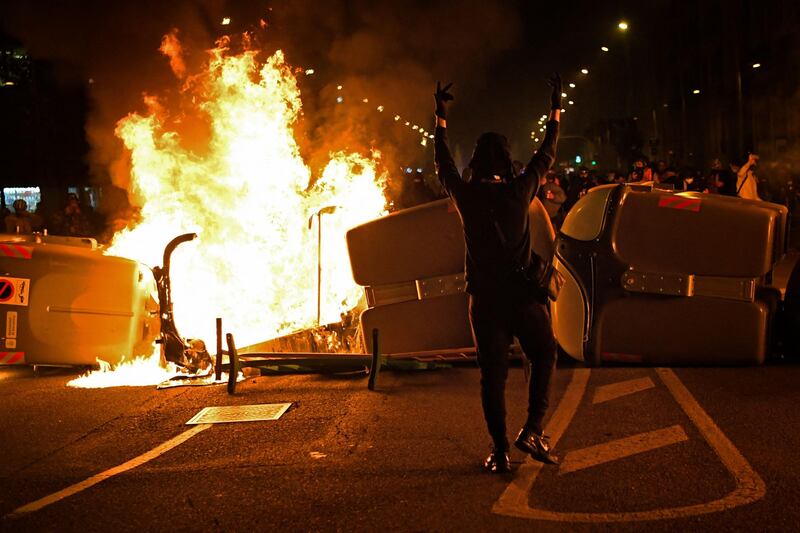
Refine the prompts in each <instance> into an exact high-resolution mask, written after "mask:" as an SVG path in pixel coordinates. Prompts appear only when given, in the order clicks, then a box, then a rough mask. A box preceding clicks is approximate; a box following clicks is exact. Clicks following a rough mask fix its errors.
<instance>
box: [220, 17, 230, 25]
mask: <svg viewBox="0 0 800 533" xmlns="http://www.w3.org/2000/svg"><path fill="white" fill-rule="evenodd" d="M230 23H231V18H230V17H225V18H223V19H222V25H223V26H227V25H228V24H230Z"/></svg>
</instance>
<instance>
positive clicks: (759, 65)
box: [753, 63, 761, 68]
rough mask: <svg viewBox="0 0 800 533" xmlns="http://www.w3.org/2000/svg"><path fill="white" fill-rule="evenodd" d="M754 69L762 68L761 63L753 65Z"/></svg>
mask: <svg viewBox="0 0 800 533" xmlns="http://www.w3.org/2000/svg"><path fill="white" fill-rule="evenodd" d="M753 68H761V63H753Z"/></svg>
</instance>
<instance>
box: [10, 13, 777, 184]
mask: <svg viewBox="0 0 800 533" xmlns="http://www.w3.org/2000/svg"><path fill="white" fill-rule="evenodd" d="M706 3H707V4H708V6H710V9H711V12H712V13H713V10H714V9H715V8H714V6H724V5H725V3H724V2H706ZM773 3H774V2H773ZM65 4H66V3H63V2H55V1H53V2H43V1H29V2H13V3H12V2H5V3H3V5H2V7H0V21H1V22H2V31H3V32H4V33H5V34H6V35H7V36H8V37H10V38H12V39H15V40H17V41H19V42H20V43H21V44H22V45H23V46H24V47H25V49H26V50H27V51H28V52H29V53H30V54H31V56H32V57H34V58H35V59H39V60H46V61H48V62H51V63H52V65H54V69H55V73H56V76H57V78H58V80H59V83H62V84H65V85H69V84H83V85H85V86H86V87H87V88H88V94H89V100H90V105H89V108H90V111H89V116H88V119H87V125H86V131H87V137H88V141H89V143H90V145H91V153H90V156H89V162H90V167H91V172H92V173H93V174H95V175H98V174H102V173H103V172H105V170H104V169H106V168H107V167H108V166H109V165H110V164H111V162H112V161H114V160H115V159H116V158H118V152H119V150H120V146H119V143H118V142H117V141H116V140H114V139H113V137H112V136H111V132H112V131H113V125H114V123H115V122H116V121H117V120H119V119H120V118H121V117H123V116H125V115H126V114H127V113H129V112H131V111H134V110H141V109H142V104H141V94H142V93H143V92H149V93H158V92H159V91H161V90H163V89H164V88H165V87H170V86H174V85H175V82H174V80H173V79H172V75H171V73H170V71H169V67H168V62H167V60H166V59H165V58H164V57H163V56H162V55H161V54H159V53H158V51H157V48H158V45H159V43H160V40H161V37H162V35H164V34H166V33H168V32H169V31H170V30H171V29H172V28H178V30H179V32H180V37H181V39H182V40H183V41H184V43H185V45H186V47H187V48H188V49H189V50H192V51H193V52H192V53H191V55H190V57H189V62H190V68H191V64H192V63H193V62H194V64H195V66H197V65H199V63H200V62H201V61H202V60H203V58H204V56H203V54H202V53H200V51H201V50H204V49H207V48H209V47H211V46H212V44H213V42H214V41H215V40H216V39H217V38H219V37H220V36H221V35H223V34H225V33H234V34H235V33H241V32H243V31H247V30H253V31H254V35H255V36H256V41H257V42H258V43H259V44H260V46H261V47H262V49H263V50H264V52H265V53H269V52H271V51H272V50H274V49H277V48H281V49H283V50H284V51H285V52H286V55H287V59H288V61H289V62H290V63H291V64H293V65H296V66H299V67H303V68H314V69H315V71H316V73H315V75H314V76H312V77H307V78H303V79H300V84H301V90H302V91H303V99H304V109H305V118H304V120H305V121H306V122H307V124H306V125H305V126H304V129H303V132H304V133H303V135H304V136H305V141H301V142H305V144H307V145H308V147H305V148H304V149H305V150H306V152H307V153H308V154H309V159H310V160H311V161H313V160H314V152H315V150H316V151H323V150H328V149H330V148H333V147H334V146H332V143H333V144H335V143H337V142H338V143H342V142H345V141H343V140H342V139H340V138H337V136H336V131H341V130H342V129H346V128H347V125H343V124H342V122H341V121H342V120H345V121H350V122H358V123H359V124H361V126H362V127H360V128H358V129H359V131H361V132H362V134H361V135H360V138H359V139H357V140H354V139H350V140H348V141H347V142H349V143H351V144H354V145H355V146H348V147H342V148H350V149H353V148H356V149H359V148H360V149H365V148H366V147H367V146H368V145H374V146H377V147H378V148H380V149H382V150H384V151H385V152H386V153H387V154H388V159H389V160H391V161H393V162H394V163H395V164H399V165H404V164H415V165H418V164H424V163H426V162H427V163H428V164H429V163H430V160H432V152H431V150H430V148H428V149H427V150H423V149H421V147H420V146H419V143H418V141H419V137H418V136H416V135H413V134H411V132H410V131H408V130H407V129H405V130H403V129H402V128H401V127H399V126H398V125H397V124H394V123H392V122H391V120H390V117H391V116H392V115H393V114H394V113H398V114H400V115H402V116H403V117H404V119H408V120H410V121H412V122H414V123H418V124H419V125H421V126H423V127H425V128H428V129H430V128H431V126H432V123H433V120H432V109H433V101H432V97H431V93H432V90H433V86H434V84H435V81H436V80H437V79H441V80H443V81H453V82H454V87H453V93H454V95H455V97H456V100H455V102H454V104H453V105H452V111H451V115H450V126H451V127H450V131H451V139H452V143H453V145H454V151H455V152H456V157H457V159H460V161H461V162H464V161H465V159H467V158H468V156H469V153H470V152H471V149H472V144H473V140H474V139H475V138H476V137H477V135H478V134H480V133H481V132H482V131H487V130H494V131H499V132H502V133H505V134H507V135H508V136H509V138H510V140H511V142H512V146H513V148H514V151H515V155H516V157H517V158H519V159H526V158H527V157H528V155H529V153H530V150H531V149H532V140H531V138H530V132H531V130H532V129H535V125H536V121H537V119H538V117H539V116H541V114H543V113H545V112H547V111H548V108H549V105H548V91H549V89H548V87H547V85H546V79H547V78H548V77H549V75H550V74H551V73H552V72H553V71H559V72H561V73H562V76H563V78H564V80H565V83H566V82H569V81H573V80H574V81H578V83H579V85H578V87H577V89H575V90H569V89H566V90H568V92H569V94H570V96H569V99H574V100H575V106H574V107H571V108H568V111H569V113H567V114H566V115H565V117H564V121H563V124H564V126H563V133H564V134H566V135H569V134H581V133H582V132H583V131H584V130H585V128H586V127H587V126H588V125H589V123H590V122H591V121H592V120H596V119H597V118H598V117H600V116H601V115H603V116H606V117H614V116H623V115H625V114H626V111H627V110H626V109H625V107H626V104H627V103H628V102H627V101H626V94H627V91H628V87H629V85H630V84H631V83H634V82H635V81H636V80H638V78H639V77H641V76H644V73H643V71H641V72H640V68H641V67H642V65H644V63H645V62H646V60H647V54H645V53H644V52H643V51H644V50H649V49H652V48H653V47H657V46H658V42H659V41H661V40H670V39H671V40H673V41H674V40H676V39H692V38H693V35H696V34H697V32H704V31H707V30H706V28H708V27H709V26H707V25H708V24H711V25H713V24H716V23H717V21H715V20H707V21H706V20H702V21H697V23H696V24H693V25H692V26H691V27H684V26H681V25H675V24H673V23H672V22H671V21H670V19H669V18H665V17H666V16H667V14H670V13H675V12H676V6H675V5H672V4H671V3H670V2H667V1H665V0H655V1H650V2H634V1H628V0H618V1H609V2H596V1H595V2H589V1H561V2H523V1H509V0H503V1H493V2H487V1H486V0H460V1H455V2H454V1H447V2H445V1H433V2H431V1H422V0H403V1H394V2H376V1H366V0H357V1H345V0H333V1H327V2H319V1H316V2H315V1H312V0H299V1H297V0H294V1H288V0H284V1H279V0H276V1H271V2H267V1H249V2H245V1H223V0H210V1H171V2H157V1H148V0H145V1H126V0H119V1H115V2H100V1H86V2H79V3H78V2H73V3H70V4H72V5H69V6H67V5H65ZM679 7H680V6H678V8H679ZM677 11H678V12H679V11H680V9H677ZM223 17H230V18H231V24H230V25H228V26H222V25H221V24H220V21H221V20H222V19H223ZM260 19H264V20H266V21H267V23H268V26H267V28H266V30H263V29H261V28H259V20H260ZM620 20H626V21H628V22H629V23H630V30H629V31H628V32H625V33H623V32H620V31H619V30H618V28H617V23H618V22H619V21H620ZM681 24H682V23H681ZM601 45H605V46H608V47H609V48H610V49H611V52H610V53H607V54H604V53H603V52H601V51H600V46H601ZM623 51H624V52H623ZM584 66H586V67H588V68H590V69H591V72H590V74H589V75H588V76H584V77H582V76H581V75H580V73H579V69H580V68H581V67H584ZM674 68H675V69H676V75H677V70H679V69H680V68H682V67H681V65H680V64H679V63H676V64H675V66H674ZM89 80H91V83H89ZM338 84H342V85H343V86H344V87H345V91H346V92H345V94H347V95H348V100H347V102H346V105H349V106H356V105H357V102H359V101H360V99H361V98H362V97H363V98H369V99H370V103H371V104H373V103H377V102H380V103H381V104H383V105H385V106H386V108H387V109H388V110H390V112H388V113H386V114H384V115H378V114H377V113H375V111H374V108H370V109H367V108H366V107H367V106H364V109H363V110H358V111H356V110H354V108H352V107H351V108H350V111H349V112H348V113H347V117H346V118H342V113H341V112H340V110H338V109H336V106H335V105H334V100H335V95H336V94H337V93H336V92H335V86H336V85H338ZM647 97H648V98H649V97H650V95H647ZM664 101H665V102H666V99H665V100H664ZM634 114H636V109H633V110H630V113H629V115H634ZM637 118H638V117H637Z"/></svg>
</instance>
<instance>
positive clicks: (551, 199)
mask: <svg viewBox="0 0 800 533" xmlns="http://www.w3.org/2000/svg"><path fill="white" fill-rule="evenodd" d="M539 199H540V200H541V201H542V205H543V206H544V209H545V211H547V216H549V217H550V223H551V224H553V228H555V230H556V231H558V228H560V227H561V222H562V220H563V213H564V212H563V209H562V206H563V205H564V202H566V201H567V193H565V192H564V189H562V188H561V184H560V183H559V180H558V176H557V175H556V173H555V172H553V171H552V170H549V171H548V172H547V176H546V178H545V182H544V183H543V184H542V188H541V190H540V192H539Z"/></svg>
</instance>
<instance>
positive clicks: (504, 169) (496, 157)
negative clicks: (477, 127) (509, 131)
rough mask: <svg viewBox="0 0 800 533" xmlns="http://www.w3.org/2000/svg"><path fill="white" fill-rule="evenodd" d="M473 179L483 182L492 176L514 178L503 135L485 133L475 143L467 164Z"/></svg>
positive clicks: (508, 149)
mask: <svg viewBox="0 0 800 533" xmlns="http://www.w3.org/2000/svg"><path fill="white" fill-rule="evenodd" d="M469 168H471V169H472V176H473V179H477V180H483V179H488V178H491V177H492V176H495V175H497V176H500V177H501V178H503V179H511V178H513V177H514V176H515V173H514V166H513V164H512V162H511V149H510V148H509V145H508V139H506V137H505V135H501V134H499V133H495V132H493V131H487V132H486V133H482V134H481V136H480V137H478V140H477V141H476V142H475V150H474V151H473V152H472V159H471V160H470V162H469Z"/></svg>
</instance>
